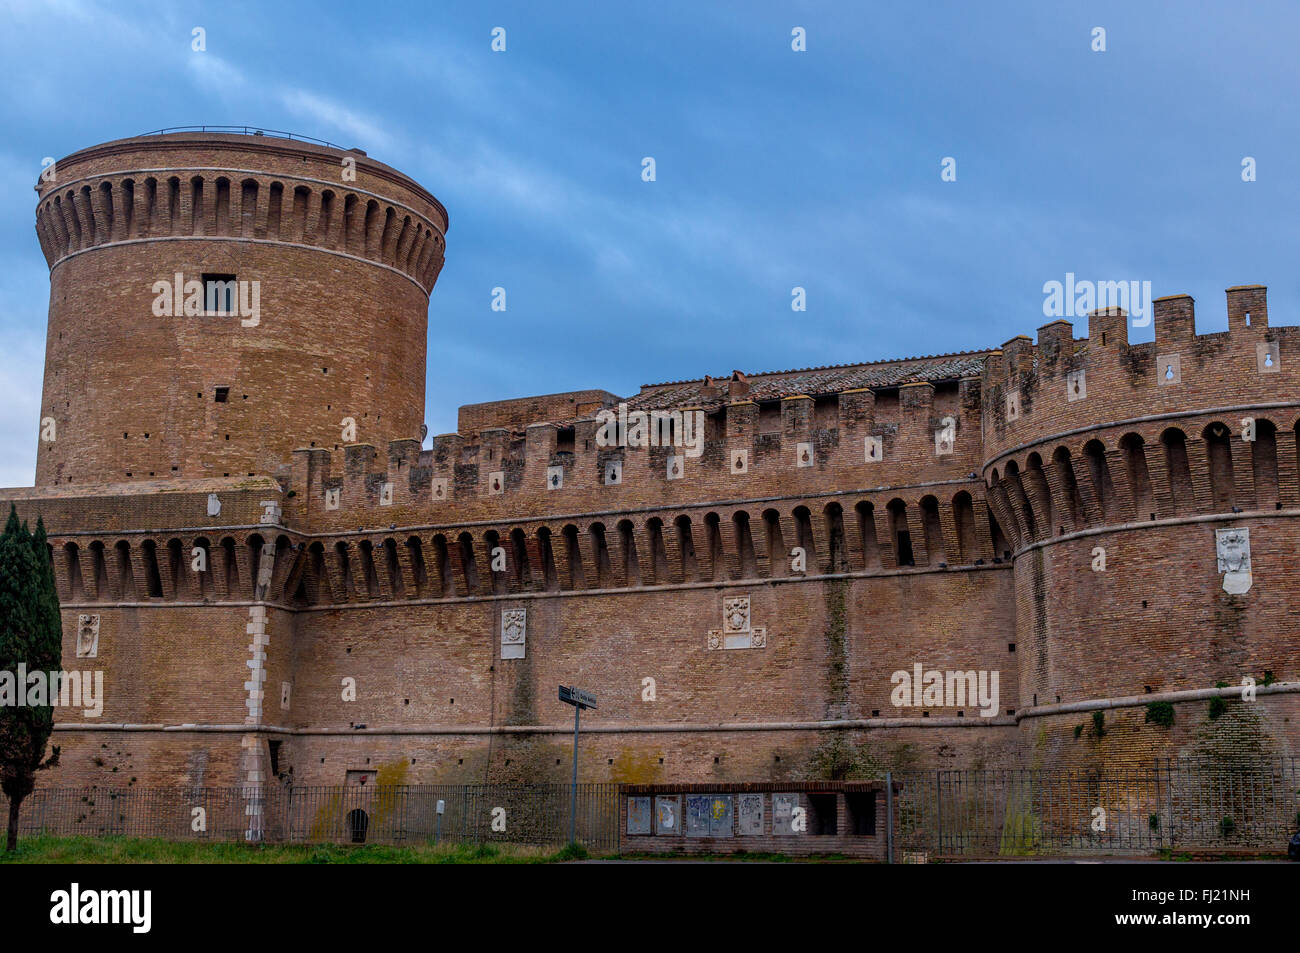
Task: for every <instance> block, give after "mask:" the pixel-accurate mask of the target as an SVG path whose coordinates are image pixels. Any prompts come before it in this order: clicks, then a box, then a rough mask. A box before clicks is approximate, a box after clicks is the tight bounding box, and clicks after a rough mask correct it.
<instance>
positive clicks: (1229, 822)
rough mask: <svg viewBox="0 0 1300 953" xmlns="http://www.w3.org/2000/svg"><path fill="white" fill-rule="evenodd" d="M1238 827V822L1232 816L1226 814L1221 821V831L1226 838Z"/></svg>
mask: <svg viewBox="0 0 1300 953" xmlns="http://www.w3.org/2000/svg"><path fill="white" fill-rule="evenodd" d="M1236 829H1237V822H1236V821H1234V820H1233V819H1232V818H1230V817H1227V816H1226V815H1225V816H1224V818H1223V819H1222V820H1221V821H1219V833H1220V834H1221V835H1222V836H1223V837H1224V838H1225V839H1227V838H1229V837H1231V836H1232V832H1233V831H1235V830H1236Z"/></svg>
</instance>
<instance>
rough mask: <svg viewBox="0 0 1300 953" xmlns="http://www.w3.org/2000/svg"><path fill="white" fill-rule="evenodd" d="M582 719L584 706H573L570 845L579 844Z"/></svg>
mask: <svg viewBox="0 0 1300 953" xmlns="http://www.w3.org/2000/svg"><path fill="white" fill-rule="evenodd" d="M580 718H582V706H581V705H574V706H573V794H572V795H570V797H569V843H570V844H574V843H577V836H576V833H577V821H578V721H579V719H580Z"/></svg>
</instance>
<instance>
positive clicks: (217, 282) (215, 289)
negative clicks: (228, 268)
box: [203, 275, 238, 315]
mask: <svg viewBox="0 0 1300 953" xmlns="http://www.w3.org/2000/svg"><path fill="white" fill-rule="evenodd" d="M237 287H238V285H237V284H236V282H235V276H234V275H204V276H203V311H204V313H205V314H213V315H218V314H234V313H235V289H236V288H237Z"/></svg>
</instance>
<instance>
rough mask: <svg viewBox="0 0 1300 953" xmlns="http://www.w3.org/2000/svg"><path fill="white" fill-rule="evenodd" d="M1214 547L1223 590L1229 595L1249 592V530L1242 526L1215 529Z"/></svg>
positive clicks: (1250, 578)
mask: <svg viewBox="0 0 1300 953" xmlns="http://www.w3.org/2000/svg"><path fill="white" fill-rule="evenodd" d="M1214 548H1215V554H1216V556H1217V558H1218V569H1219V572H1221V573H1223V591H1224V592H1227V593H1229V594H1231V595H1241V594H1243V593H1246V592H1249V591H1250V587H1251V584H1252V582H1253V579H1252V577H1251V571H1250V530H1249V529H1246V528H1244V527H1233V528H1232V529H1216V530H1215V531H1214Z"/></svg>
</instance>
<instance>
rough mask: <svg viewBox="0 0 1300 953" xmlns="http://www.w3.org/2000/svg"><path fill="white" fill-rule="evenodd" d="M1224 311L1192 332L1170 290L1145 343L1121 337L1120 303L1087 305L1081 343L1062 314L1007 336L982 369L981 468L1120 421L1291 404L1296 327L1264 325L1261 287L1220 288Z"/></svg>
mask: <svg viewBox="0 0 1300 953" xmlns="http://www.w3.org/2000/svg"><path fill="white" fill-rule="evenodd" d="M1227 308H1228V330H1227V331H1226V332H1216V333H1212V334H1197V333H1196V320H1195V304H1194V302H1193V300H1192V298H1191V297H1190V296H1189V295H1170V296H1166V297H1163V298H1157V299H1156V300H1155V301H1154V302H1153V307H1152V312H1153V313H1152V316H1151V318H1150V319H1149V320H1152V321H1153V322H1154V331H1155V340H1154V342H1145V343H1137V344H1130V343H1129V340H1128V326H1129V320H1130V318H1129V316H1128V314H1127V313H1126V312H1125V311H1124V310H1123V309H1122V308H1107V309H1101V310H1097V311H1093V312H1092V313H1091V314H1090V315H1089V319H1088V336H1087V338H1085V339H1075V338H1074V336H1073V326H1072V325H1071V324H1070V323H1069V322H1068V321H1064V320H1057V321H1052V322H1050V323H1048V324H1046V325H1043V326H1042V327H1041V328H1039V331H1038V343H1037V344H1035V343H1034V342H1033V341H1032V340H1031V339H1030V338H1028V337H1026V336H1023V335H1021V336H1018V337H1015V338H1012V339H1011V340H1010V341H1008V342H1006V343H1005V344H1004V345H1003V346H1002V348H1001V351H1000V353H997V352H995V353H994V354H993V355H991V356H990V358H989V360H988V361H987V362H986V364H985V368H984V376H983V385H984V397H985V401H984V413H983V428H984V435H985V442H986V447H985V465H986V466H992V465H994V464H996V462H997V461H998V459H999V458H1000V457H1002V456H1003V455H1005V454H1009V453H1013V452H1015V451H1016V450H1019V449H1024V448H1028V447H1030V446H1032V445H1034V444H1037V443H1039V442H1050V441H1052V440H1054V439H1068V440H1071V441H1075V442H1080V443H1082V442H1083V441H1078V440H1077V437H1076V434H1077V433H1078V432H1081V431H1085V430H1092V429H1102V428H1106V427H1108V426H1122V425H1124V423H1125V422H1126V421H1128V422H1132V421H1138V420H1141V419H1144V418H1151V417H1160V416H1169V415H1172V416H1177V415H1193V414H1196V413H1201V412H1207V413H1209V412H1215V411H1223V412H1225V413H1231V414H1238V410H1240V413H1239V414H1238V416H1247V415H1248V412H1249V410H1250V408H1251V407H1260V408H1274V407H1276V405H1279V404H1292V403H1295V402H1296V399H1297V396H1298V395H1300V330H1298V329H1296V328H1291V327H1283V328H1276V327H1270V326H1269V323H1268V303H1267V292H1266V289H1265V288H1264V287H1263V286H1262V285H1247V286H1240V287H1234V288H1229V289H1228V291H1227ZM1283 416H1285V414H1283ZM1293 416H1294V415H1293ZM1234 422H1235V418H1234ZM1086 439H1087V438H1084V440H1086Z"/></svg>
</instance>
